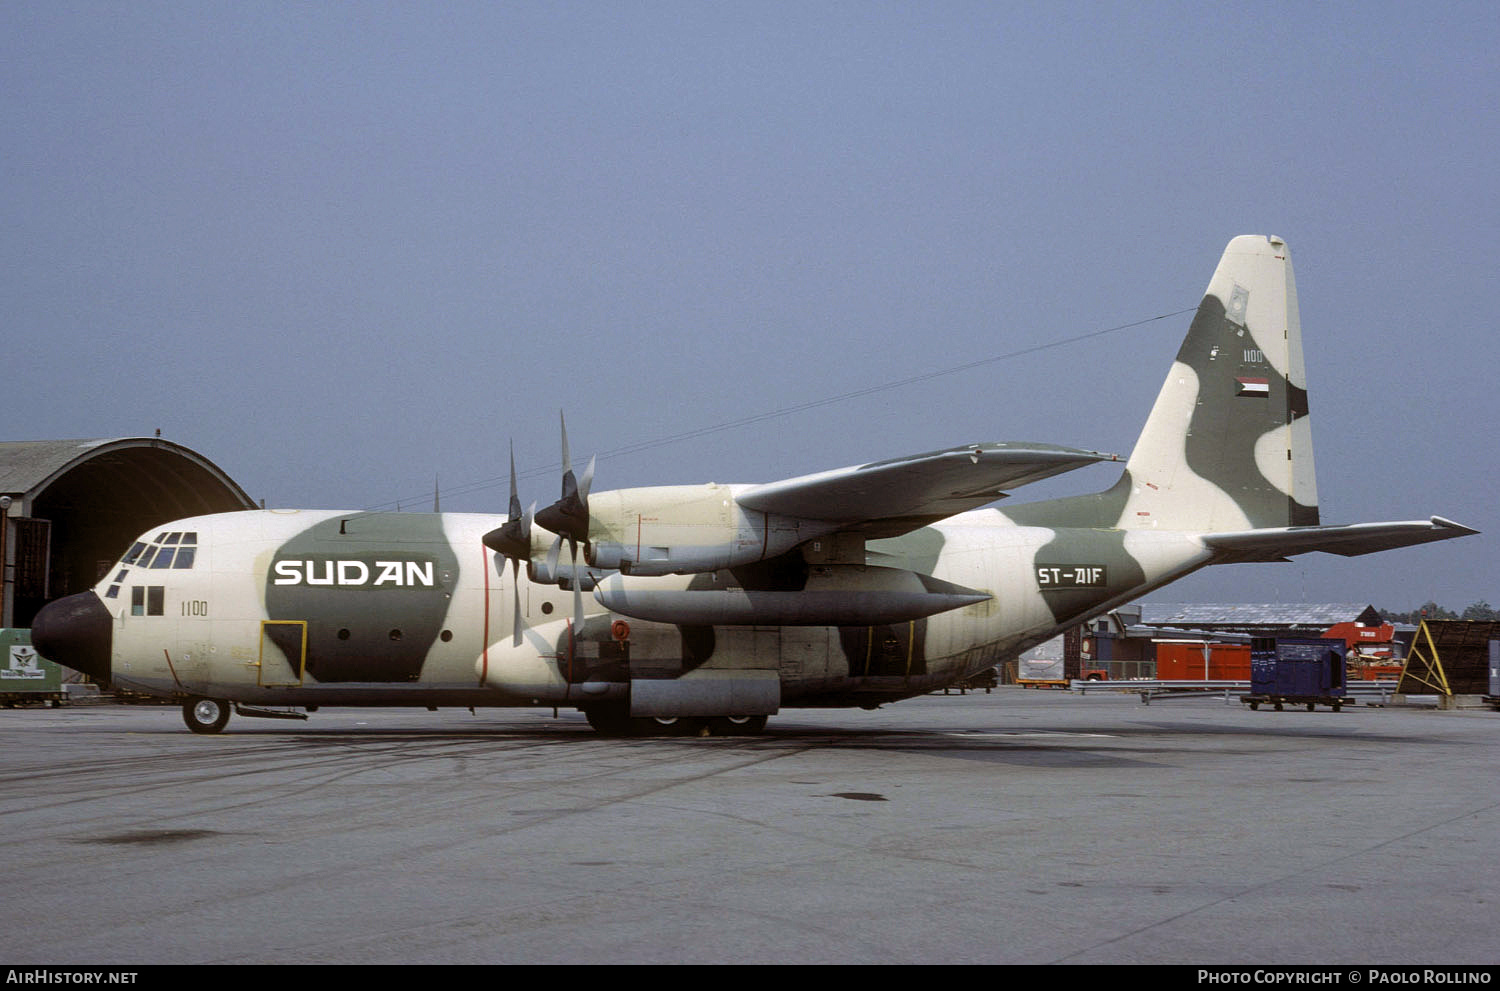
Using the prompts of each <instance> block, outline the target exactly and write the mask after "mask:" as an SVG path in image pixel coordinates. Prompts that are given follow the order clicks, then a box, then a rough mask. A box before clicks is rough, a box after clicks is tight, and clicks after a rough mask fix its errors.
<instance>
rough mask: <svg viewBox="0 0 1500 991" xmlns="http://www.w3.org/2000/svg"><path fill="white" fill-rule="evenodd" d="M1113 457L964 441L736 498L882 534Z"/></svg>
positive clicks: (754, 490) (901, 530) (771, 486)
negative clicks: (945, 447) (958, 445)
mask: <svg viewBox="0 0 1500 991" xmlns="http://www.w3.org/2000/svg"><path fill="white" fill-rule="evenodd" d="M1118 460H1119V458H1118V457H1116V456H1115V455H1113V454H1101V453H1099V452H1098V451H1084V450H1080V449H1078V448H1072V447H1060V446H1058V445H1055V444H1028V443H1005V442H1002V443H993V444H971V445H969V446H968V447H954V448H949V449H947V450H944V451H929V452H927V453H925V454H914V455H911V456H909V457H904V458H893V459H891V460H888V461H875V462H871V463H870V464H864V465H854V466H852V467H849V468H837V469H834V470H833V471H825V472H819V473H817V474H814V475H803V476H801V477H799V478H788V479H783V480H782V481H779V482H769V483H767V484H765V485H757V486H754V487H752V488H750V489H747V490H745V491H744V492H741V493H739V494H738V495H737V496H736V501H737V502H738V503H739V504H740V505H741V506H744V507H745V508H747V509H753V510H758V511H761V512H766V513H777V514H780V515H783V516H795V517H800V518H802V519H811V520H824V521H828V522H833V523H842V524H847V527H846V529H849V530H855V531H858V532H860V533H864V534H866V535H867V536H869V537H888V536H895V535H896V534H900V533H905V532H907V531H909V530H913V529H916V528H917V527H920V526H926V525H927V524H929V523H932V522H935V521H937V520H941V519H945V518H947V517H949V516H952V515H954V514H956V513H962V512H965V511H967V510H970V509H977V508H978V507H980V506H983V505H985V504H986V503H989V502H994V501H995V500H996V499H1001V498H1004V496H1005V490H1007V489H1014V488H1017V487H1019V486H1022V485H1026V484H1028V483H1030V482H1035V481H1039V480H1040V479H1043V478H1050V477H1051V476H1053V475H1058V474H1061V473H1063V472H1065V471H1072V470H1073V469H1075V468H1081V467H1083V466H1084V465H1090V464H1095V463H1096V462H1100V461H1118Z"/></svg>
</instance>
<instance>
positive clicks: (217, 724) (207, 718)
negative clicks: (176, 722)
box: [182, 699, 231, 733]
mask: <svg viewBox="0 0 1500 991" xmlns="http://www.w3.org/2000/svg"><path fill="white" fill-rule="evenodd" d="M230 711H231V710H230V708H229V703H228V702H226V701H224V700H223V699H188V700H187V701H186V702H184V703H182V721H183V722H185V723H187V728H188V729H190V730H192V731H193V732H194V733H217V732H219V731H220V730H221V729H223V728H224V726H225V724H227V723H228V722H229V713H230Z"/></svg>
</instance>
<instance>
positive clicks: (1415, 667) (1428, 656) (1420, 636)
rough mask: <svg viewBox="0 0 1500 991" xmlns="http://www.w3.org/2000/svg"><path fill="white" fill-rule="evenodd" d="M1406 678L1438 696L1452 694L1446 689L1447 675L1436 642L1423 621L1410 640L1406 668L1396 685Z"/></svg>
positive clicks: (1451, 691)
mask: <svg viewBox="0 0 1500 991" xmlns="http://www.w3.org/2000/svg"><path fill="white" fill-rule="evenodd" d="M1424 641H1425V646H1424V645H1423V642H1424ZM1408 677H1410V678H1411V679H1412V680H1413V681H1415V682H1416V683H1417V684H1419V685H1426V686H1427V687H1429V688H1433V689H1435V690H1436V691H1437V693H1438V694H1439V695H1452V694H1453V690H1452V689H1451V688H1449V687H1448V675H1447V674H1446V673H1444V671H1443V659H1442V657H1441V656H1440V655H1439V654H1438V646H1437V642H1436V641H1435V640H1433V639H1432V631H1431V630H1429V629H1428V628H1427V621H1426V620H1425V619H1424V620H1422V625H1421V627H1419V628H1418V629H1417V635H1416V636H1415V637H1413V638H1412V641H1411V651H1410V652H1409V653H1408V654H1407V655H1406V667H1405V668H1404V669H1403V670H1402V672H1401V679H1400V681H1398V682H1397V684H1398V685H1399V684H1400V683H1401V681H1405V680H1406V679H1407V678H1408Z"/></svg>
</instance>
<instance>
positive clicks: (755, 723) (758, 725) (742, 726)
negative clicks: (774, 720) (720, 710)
mask: <svg viewBox="0 0 1500 991" xmlns="http://www.w3.org/2000/svg"><path fill="white" fill-rule="evenodd" d="M765 728H766V717H765V716H716V717H714V718H713V719H710V720H709V721H708V729H709V732H711V733H712V734H713V735H714V736H757V735H759V734H760V732H761V731H762V730H764V729H765Z"/></svg>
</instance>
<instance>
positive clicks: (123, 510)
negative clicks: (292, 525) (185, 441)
mask: <svg viewBox="0 0 1500 991" xmlns="http://www.w3.org/2000/svg"><path fill="white" fill-rule="evenodd" d="M0 497H6V498H9V500H10V504H9V506H4V507H0V518H3V520H4V526H3V527H0V561H3V562H4V563H5V564H6V568H5V570H4V572H3V576H4V583H3V592H4V595H3V599H0V602H3V607H4V608H3V613H0V626H26V625H28V624H29V623H30V620H31V617H32V616H33V615H35V613H36V611H37V610H38V609H40V608H41V607H42V605H43V603H45V602H47V601H48V600H50V599H55V598H58V597H60V596H63V595H69V594H72V593H73V592H79V591H83V590H84V589H87V588H89V587H90V586H92V585H93V584H94V583H95V582H96V581H97V580H98V578H99V577H100V569H101V568H105V567H108V566H109V564H110V563H111V562H113V561H114V560H116V559H117V558H118V557H119V556H120V554H121V553H122V552H124V551H125V549H126V548H128V547H129V546H130V542H131V541H132V540H134V539H135V538H136V537H137V536H139V535H140V534H141V533H142V532H143V531H145V530H147V529H150V528H151V527H153V526H156V525H157V524H159V523H165V522H167V521H168V520H174V519H181V518H182V517H185V516H197V515H201V514H203V513H221V512H230V511H233V510H237V509H252V508H254V503H253V502H252V501H251V499H250V497H249V496H248V495H246V494H245V490H244V489H242V488H240V486H239V485H238V484H237V483H236V482H235V481H234V480H233V479H232V478H230V477H229V476H228V475H227V474H225V473H224V471H223V470H222V469H221V468H219V466H218V465H216V464H214V463H213V462H212V461H210V460H209V459H208V458H205V457H204V456H203V455H201V454H199V453H198V452H196V451H194V450H192V449H190V448H187V447H183V446H182V445H181V444H174V443H172V442H171V441H167V440H162V439H161V438H160V437H122V438H114V439H102V440H40V441H4V442H0ZM3 502H4V499H3V498H0V503H3Z"/></svg>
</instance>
